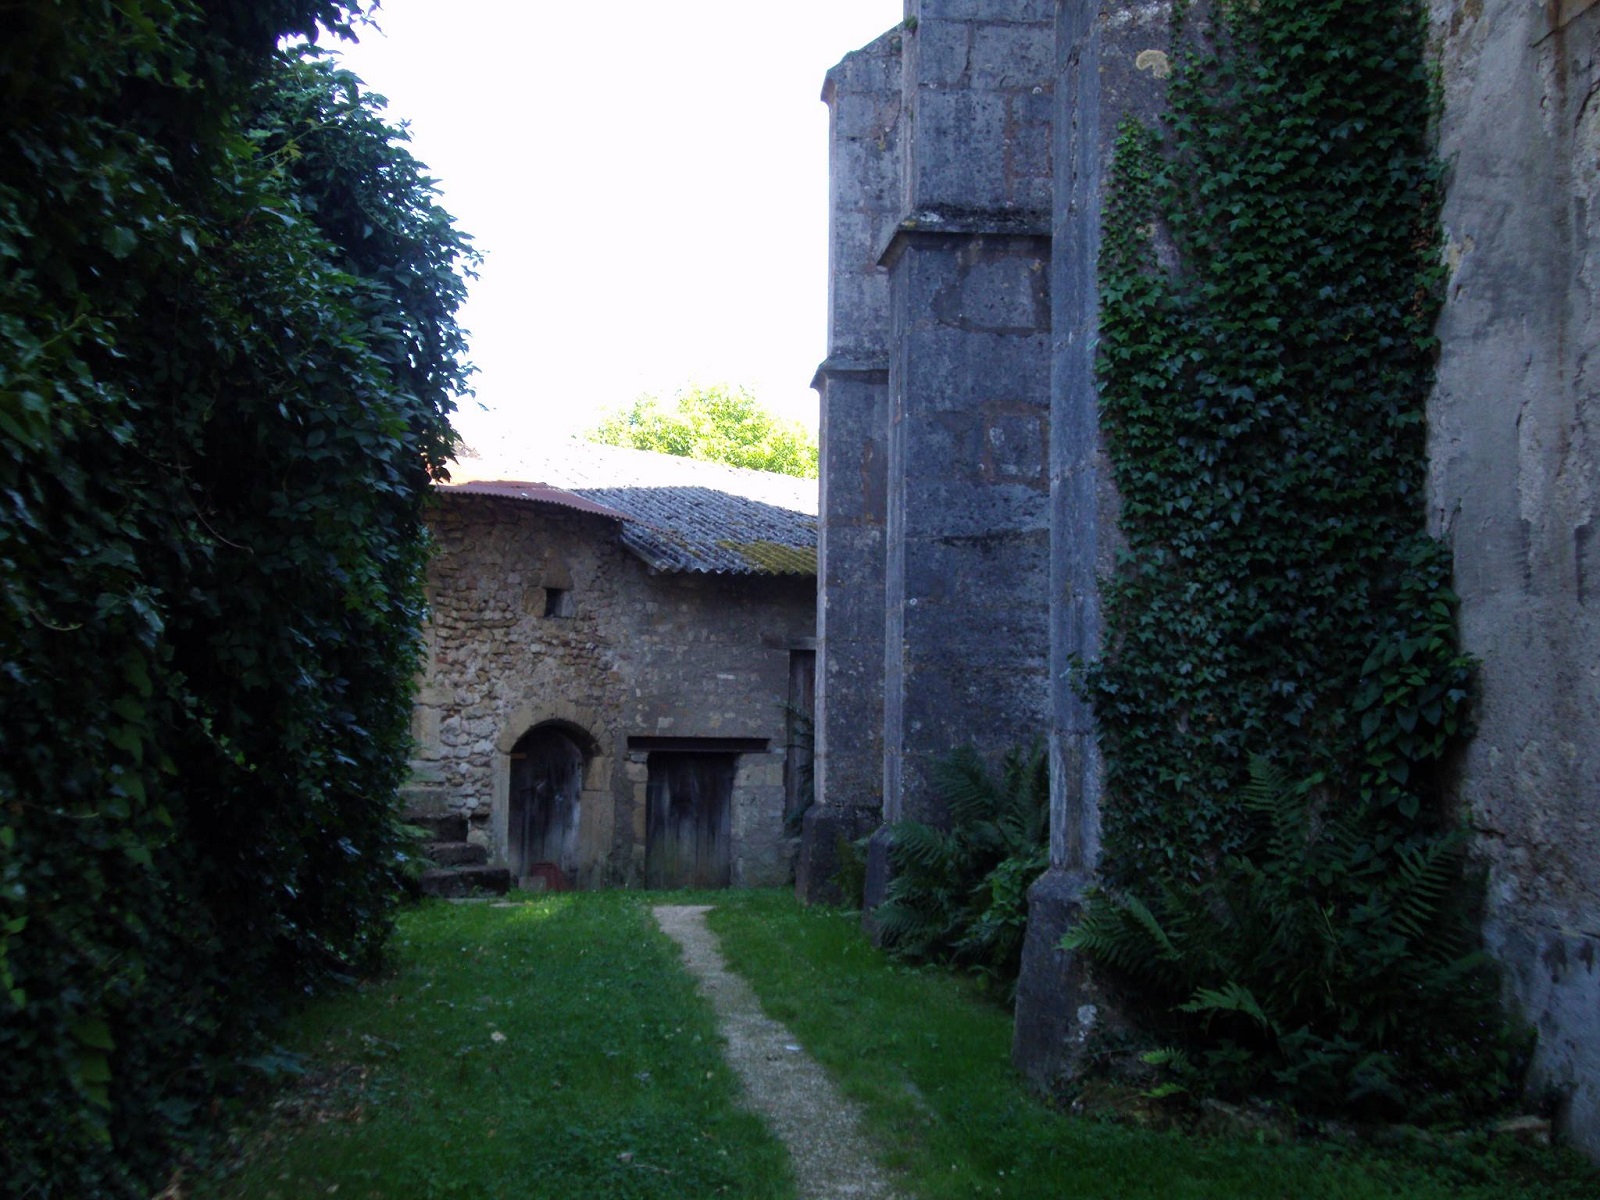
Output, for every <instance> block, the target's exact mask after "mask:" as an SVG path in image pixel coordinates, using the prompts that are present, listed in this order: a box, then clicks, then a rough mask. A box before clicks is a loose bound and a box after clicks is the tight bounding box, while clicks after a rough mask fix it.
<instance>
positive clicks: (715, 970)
mask: <svg viewBox="0 0 1600 1200" xmlns="http://www.w3.org/2000/svg"><path fill="white" fill-rule="evenodd" d="M653 911H654V913H655V918H656V923H657V924H658V925H660V926H661V929H662V932H663V933H665V934H666V935H667V936H668V937H670V938H671V939H672V940H673V941H675V942H677V943H678V945H680V946H682V947H683V961H684V965H685V966H686V967H688V968H689V970H690V971H691V972H692V973H693V974H694V975H695V977H696V978H697V979H699V981H700V991H701V994H703V995H704V996H705V997H706V999H708V1000H710V1001H711V1006H712V1008H714V1009H715V1010H716V1013H717V1024H718V1026H719V1028H720V1030H721V1032H722V1035H723V1037H725V1038H726V1039H727V1042H728V1045H727V1050H726V1051H725V1053H726V1056H727V1059H728V1063H729V1065H730V1066H732V1067H733V1069H734V1072H735V1073H736V1074H737V1075H738V1076H739V1078H740V1080H741V1081H742V1082H743V1083H744V1088H745V1093H746V1095H747V1097H748V1099H749V1103H750V1107H751V1108H753V1109H754V1110H755V1111H756V1112H758V1113H760V1114H761V1115H762V1117H764V1118H765V1119H766V1122H767V1124H768V1125H769V1126H770V1127H771V1128H772V1131H773V1132H774V1133H776V1134H777V1135H778V1136H779V1137H780V1138H782V1139H783V1144H784V1145H785V1146H787V1147H788V1148H789V1157H790V1158H791V1159H792V1160H793V1162H794V1173H795V1179H796V1180H797V1181H798V1183H799V1186H800V1195H801V1197H802V1200H896V1196H895V1192H894V1189H893V1188H892V1187H890V1185H889V1179H888V1177H887V1176H886V1175H885V1174H884V1172H883V1170H882V1169H881V1168H880V1167H879V1166H878V1164H877V1162H876V1161H875V1160H874V1158H873V1154H872V1148H871V1146H870V1145H869V1144H868V1143H867V1139H866V1137H865V1136H864V1135H863V1134H862V1132H861V1129H860V1126H859V1115H858V1113H857V1111H856V1107H855V1105H853V1104H851V1103H850V1102H849V1101H847V1100H846V1099H845V1098H844V1097H843V1096H841V1095H840V1094H839V1091H838V1089H837V1088H835V1087H834V1086H833V1081H832V1080H831V1079H829V1078H828V1076H827V1074H826V1073H825V1072H824V1071H823V1069H822V1068H821V1067H820V1066H818V1065H817V1063H816V1062H815V1061H814V1060H813V1059H812V1057H811V1056H810V1055H809V1054H807V1053H806V1052H805V1050H804V1049H802V1048H801V1046H800V1044H799V1043H798V1042H797V1041H795V1039H794V1035H793V1034H791V1033H790V1032H789V1031H788V1030H787V1029H786V1028H784V1027H783V1026H782V1025H780V1024H779V1023H778V1022H777V1021H774V1020H773V1019H772V1018H771V1017H769V1016H767V1015H766V1014H765V1013H763V1012H762V1011H761V1005H760V1003H759V1002H758V1001H757V1000H756V996H755V993H754V992H752V991H751V990H750V985H749V984H747V983H745V981H744V980H743V979H741V978H739V976H737V975H735V974H734V973H733V972H732V971H730V970H728V966H727V964H726V963H725V962H723V960H722V953H721V951H719V950H718V949H717V938H716V935H715V934H713V933H712V932H711V930H710V929H708V928H706V913H708V912H709V911H711V906H710V905H704V904H661V905H657V906H656V908H655V909H654V910H653Z"/></svg>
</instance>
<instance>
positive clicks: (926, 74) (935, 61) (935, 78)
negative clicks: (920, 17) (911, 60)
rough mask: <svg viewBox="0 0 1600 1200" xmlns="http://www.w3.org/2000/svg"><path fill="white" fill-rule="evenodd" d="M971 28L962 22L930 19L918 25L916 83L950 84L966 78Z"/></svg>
mask: <svg viewBox="0 0 1600 1200" xmlns="http://www.w3.org/2000/svg"><path fill="white" fill-rule="evenodd" d="M971 50H972V27H971V26H970V25H968V24H967V23H966V22H964V21H943V20H929V21H926V22H924V23H922V24H919V25H918V26H917V45H916V51H917V52H916V64H917V66H916V71H917V78H916V85H917V86H918V87H930V86H932V87H951V86H954V85H956V84H960V83H963V82H964V81H965V79H966V74H967V69H968V59H969V56H970V54H971Z"/></svg>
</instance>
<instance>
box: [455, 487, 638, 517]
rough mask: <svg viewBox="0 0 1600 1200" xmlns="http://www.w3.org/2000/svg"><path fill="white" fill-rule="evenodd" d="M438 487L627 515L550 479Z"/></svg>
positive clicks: (597, 512) (478, 494)
mask: <svg viewBox="0 0 1600 1200" xmlns="http://www.w3.org/2000/svg"><path fill="white" fill-rule="evenodd" d="M439 490H440V491H443V492H457V493H459V492H466V493H467V494H468V495H473V496H500V497H502V498H503V499H506V500H527V501H529V502H530V503H533V504H559V505H560V506H561V507H562V508H575V509H577V510H578V511H579V512H587V513H594V514H596V515H597V516H602V517H612V518H615V519H616V520H618V521H626V520H627V519H628V517H627V514H625V513H620V512H617V511H616V510H615V509H610V508H607V507H606V506H605V505H603V504H596V503H595V502H594V501H593V500H590V499H587V498H586V497H584V496H580V495H578V494H577V493H576V492H567V491H563V490H562V489H560V488H554V487H551V486H550V485H549V484H547V483H522V482H520V481H518V480H515V479H474V480H472V481H471V482H470V483H447V484H444V485H442V486H441V487H440V489H439Z"/></svg>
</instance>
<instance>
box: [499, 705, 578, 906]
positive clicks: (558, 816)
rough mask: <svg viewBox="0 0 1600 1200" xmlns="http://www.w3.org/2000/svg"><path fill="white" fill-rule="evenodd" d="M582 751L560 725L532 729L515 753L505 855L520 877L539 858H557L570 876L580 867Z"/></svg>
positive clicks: (557, 863) (543, 859)
mask: <svg viewBox="0 0 1600 1200" xmlns="http://www.w3.org/2000/svg"><path fill="white" fill-rule="evenodd" d="M582 791H583V751H582V750H580V749H579V748H578V745H577V743H576V742H574V741H573V740H572V739H571V738H569V737H568V736H567V735H566V734H564V733H562V732H561V731H560V730H559V729H551V728H548V727H546V728H543V729H533V730H530V731H529V732H528V733H527V734H525V735H524V736H523V738H522V740H521V741H519V742H518V743H517V744H516V747H515V748H514V749H513V750H512V752H511V798H510V799H511V803H510V810H509V813H508V816H509V818H510V819H509V828H508V833H509V838H508V840H509V842H510V845H509V846H508V847H507V848H506V849H507V853H506V857H507V859H508V860H509V865H510V867H511V874H512V876H513V877H514V878H517V879H521V878H522V877H523V876H525V875H527V874H529V868H531V867H532V866H533V865H534V864H535V863H554V864H556V866H558V867H560V868H561V870H562V872H563V873H564V874H565V875H566V876H568V877H569V878H570V877H571V876H572V875H573V873H574V872H576V870H577V868H578V796H579V793H581V792H582Z"/></svg>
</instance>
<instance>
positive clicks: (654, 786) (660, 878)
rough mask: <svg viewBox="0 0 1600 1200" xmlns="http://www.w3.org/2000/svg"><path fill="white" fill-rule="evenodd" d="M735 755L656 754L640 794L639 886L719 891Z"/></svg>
mask: <svg viewBox="0 0 1600 1200" xmlns="http://www.w3.org/2000/svg"><path fill="white" fill-rule="evenodd" d="M738 758H739V756H738V755H736V754H697V753H681V752H676V751H656V752H655V753H652V754H651V755H650V760H649V772H650V775H649V782H648V783H647V785H646V791H645V886H646V887H652V888H682V887H695V888H721V887H727V886H728V882H729V878H730V863H731V859H730V856H729V848H730V847H729V841H730V829H731V818H732V811H733V775H734V770H735V768H736V766H737V764H738Z"/></svg>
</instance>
